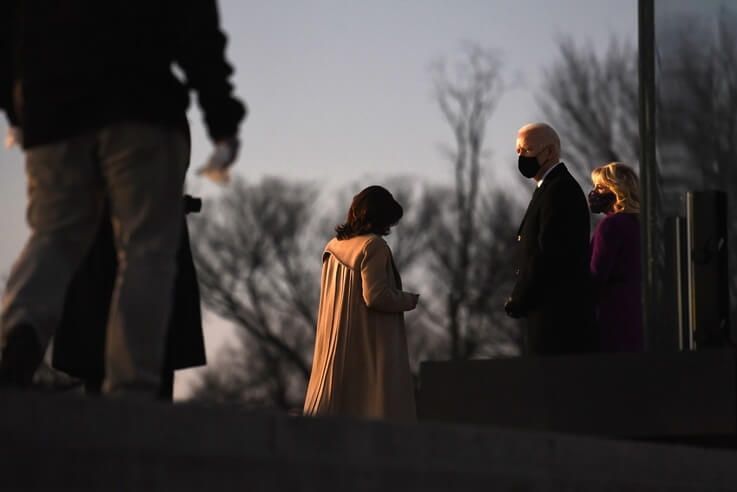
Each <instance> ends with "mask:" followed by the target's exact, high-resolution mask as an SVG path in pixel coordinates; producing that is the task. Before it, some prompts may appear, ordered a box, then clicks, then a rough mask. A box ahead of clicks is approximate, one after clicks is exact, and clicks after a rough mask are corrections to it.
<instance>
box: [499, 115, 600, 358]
mask: <svg viewBox="0 0 737 492" xmlns="http://www.w3.org/2000/svg"><path fill="white" fill-rule="evenodd" d="M517 154H518V155H519V158H518V167H519V171H520V173H522V175H523V176H524V177H526V178H529V179H534V180H535V182H536V184H537V186H536V188H535V192H534V193H533V195H532V200H531V201H530V204H529V206H528V207H527V211H526V212H525V216H524V218H523V219H522V224H521V225H520V227H519V231H518V233H517V239H518V245H517V281H516V283H515V286H514V289H513V291H512V295H511V296H510V297H509V299H508V300H507V303H506V305H505V310H506V312H507V314H508V315H509V316H511V317H513V318H526V320H527V327H526V331H525V352H526V353H527V354H530V355H547V354H566V353H576V352H585V351H591V350H595V348H596V334H595V332H594V326H593V307H592V298H591V292H590V291H591V282H590V276H589V232H590V226H589V221H590V217H589V208H588V204H587V202H586V196H585V195H584V193H583V191H582V190H581V187H580V186H579V185H578V183H577V182H576V180H575V179H574V178H573V176H571V174H570V173H569V172H568V170H567V169H566V166H565V164H563V163H562V162H560V139H559V137H558V134H557V133H556V132H555V130H553V128H551V127H550V126H548V125H546V124H544V123H534V124H530V125H526V126H523V127H522V128H521V129H520V130H519V132H518V134H517Z"/></svg>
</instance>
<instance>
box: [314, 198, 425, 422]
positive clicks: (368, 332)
mask: <svg viewBox="0 0 737 492" xmlns="http://www.w3.org/2000/svg"><path fill="white" fill-rule="evenodd" d="M402 213H403V211H402V207H401V205H399V203H397V201H396V200H394V197H392V195H391V193H389V192H388V191H387V190H386V189H384V188H382V187H380V186H370V187H368V188H366V189H365V190H363V191H361V192H360V193H359V194H358V195H356V196H355V197H354V198H353V202H352V203H351V207H350V209H349V210H348V216H347V219H346V222H345V224H343V225H340V226H338V227H337V228H336V232H337V235H336V237H335V238H334V239H332V240H331V241H330V242H329V243H328V244H327V246H326V247H325V251H324V252H323V255H322V281H321V287H320V307H319V309H318V316H317V334H316V337H315V355H314V358H313V360H312V373H311V375H310V381H309V384H308V386H307V396H306V397H305V406H304V414H305V415H340V416H349V417H363V418H374V419H386V420H395V421H413V420H415V419H416V413H415V399H414V387H413V383H412V374H411V373H410V368H409V355H408V352H407V336H406V334H405V329H404V314H403V313H404V311H410V310H412V309H414V308H415V307H416V306H417V300H418V298H419V295H417V294H411V293H409V292H404V291H402V282H401V279H400V277H399V272H398V271H397V268H396V266H395V265H394V261H393V259H392V253H391V250H390V249H389V246H388V245H387V243H386V241H384V239H383V238H382V237H381V236H385V235H387V234H389V230H390V228H391V227H392V226H393V225H395V224H397V223H398V222H399V219H400V218H401V217H402Z"/></svg>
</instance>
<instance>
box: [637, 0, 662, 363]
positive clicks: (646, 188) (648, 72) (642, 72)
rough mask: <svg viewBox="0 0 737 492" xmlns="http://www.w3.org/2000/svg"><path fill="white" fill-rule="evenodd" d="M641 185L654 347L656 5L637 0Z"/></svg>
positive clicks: (649, 336)
mask: <svg viewBox="0 0 737 492" xmlns="http://www.w3.org/2000/svg"><path fill="white" fill-rule="evenodd" d="M638 38H639V66H638V69H639V85H640V87H639V95H640V186H641V193H642V203H641V211H640V217H641V222H640V223H641V227H642V234H641V237H642V266H643V268H642V272H643V279H642V282H643V286H642V287H643V289H642V293H643V299H642V302H643V310H642V312H643V318H644V319H643V327H644V330H645V348H646V350H653V349H654V348H655V345H656V334H657V333H658V319H659V317H658V312H657V304H658V302H657V301H658V284H659V279H658V261H657V258H658V254H657V253H658V238H657V237H656V236H657V230H658V228H657V223H658V207H657V204H658V180H657V175H658V170H657V163H656V160H655V7H654V0H639V2H638Z"/></svg>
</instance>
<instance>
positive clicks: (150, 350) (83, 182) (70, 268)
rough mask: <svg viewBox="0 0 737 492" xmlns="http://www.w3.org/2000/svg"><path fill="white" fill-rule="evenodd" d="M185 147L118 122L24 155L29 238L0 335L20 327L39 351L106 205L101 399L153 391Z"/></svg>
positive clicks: (171, 134) (175, 135) (168, 135)
mask: <svg viewBox="0 0 737 492" xmlns="http://www.w3.org/2000/svg"><path fill="white" fill-rule="evenodd" d="M188 163H189V143H188V142H187V139H186V138H185V137H184V135H183V134H182V133H181V132H178V131H176V130H173V129H167V128H163V127H158V126H153V125H148V124H139V123H120V124H115V125H111V126H108V127H105V128H103V129H100V130H97V131H92V132H90V133H87V134H84V135H80V136H77V137H74V138H70V139H68V140H63V141H60V142H58V143H52V144H48V145H42V146H38V147H33V148H31V149H29V150H28V151H27V156H26V174H27V178H28V212H27V214H28V215H27V219H28V224H29V225H30V227H31V236H30V238H29V239H28V242H27V243H26V245H25V247H24V249H23V251H22V253H21V255H20V257H19V258H18V260H17V261H16V263H15V265H14V266H13V269H12V271H11V273H10V277H9V278H8V284H7V287H6V289H5V293H4V296H3V304H2V317H1V318H0V322H1V323H2V324H1V325H0V327H1V328H2V331H3V335H7V333H9V332H10V331H12V330H13V329H14V327H17V326H19V325H20V324H23V323H28V324H30V325H31V326H33V328H34V329H35V330H36V333H37V335H38V338H39V341H40V342H41V344H42V345H43V346H44V347H46V346H47V345H48V343H49V340H50V339H51V337H52V336H53V334H54V331H55V329H56V326H57V325H58V323H59V320H60V319H61V315H62V311H63V307H64V297H65V294H66V290H67V287H68V285H69V283H70V281H71V279H72V276H73V275H74V272H75V271H76V269H77V267H78V266H79V265H80V263H81V261H82V259H83V258H84V256H85V255H86V253H87V251H88V250H89V248H90V246H91V244H92V242H93V241H94V239H95V235H96V233H97V231H98V226H99V223H100V220H101V217H100V215H101V213H102V209H103V202H104V199H105V197H107V198H108V199H109V201H110V209H111V212H110V213H111V220H112V223H113V230H114V234H115V242H116V249H117V254H118V273H117V279H116V283H115V290H114V292H113V297H112V301H111V305H110V312H109V317H108V325H107V346H106V380H105V384H104V390H105V391H106V392H110V393H126V392H144V393H146V392H148V393H151V394H154V392H155V391H156V389H157V388H158V385H159V380H160V375H161V366H162V364H163V353H164V342H165V336H166V326H167V323H168V319H169V315H170V309H171V298H172V295H171V292H172V288H173V282H174V276H175V269H176V251H177V247H178V245H179V239H180V237H181V235H180V234H181V219H182V213H183V211H182V193H183V186H184V176H185V173H186V170H187V165H188Z"/></svg>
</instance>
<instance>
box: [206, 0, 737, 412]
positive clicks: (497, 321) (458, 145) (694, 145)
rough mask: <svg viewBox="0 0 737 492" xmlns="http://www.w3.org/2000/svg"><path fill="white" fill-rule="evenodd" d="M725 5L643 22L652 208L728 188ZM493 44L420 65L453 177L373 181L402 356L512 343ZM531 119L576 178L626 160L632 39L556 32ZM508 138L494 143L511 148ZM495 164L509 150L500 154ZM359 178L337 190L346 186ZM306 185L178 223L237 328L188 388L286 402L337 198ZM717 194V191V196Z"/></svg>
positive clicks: (303, 367)
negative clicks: (385, 225)
mask: <svg viewBox="0 0 737 492" xmlns="http://www.w3.org/2000/svg"><path fill="white" fill-rule="evenodd" d="M736 37H737V17H736V16H735V13H734V12H733V11H731V10H728V9H725V10H724V11H723V12H721V13H720V15H719V16H718V20H717V21H716V24H713V23H712V24H709V23H705V22H704V20H703V19H697V18H694V17H680V18H672V19H668V22H664V23H662V24H661V25H659V26H658V31H657V40H658V41H657V42H658V53H659V61H658V70H659V84H658V112H657V118H658V119H657V130H658V135H657V138H658V142H657V145H658V158H659V163H658V165H659V171H660V178H661V183H662V190H663V194H662V196H661V197H660V200H659V206H660V207H661V214H662V215H668V214H677V213H679V212H681V203H680V201H679V200H678V198H677V197H678V195H679V194H680V193H682V192H683V191H685V190H687V189H710V188H712V189H725V190H726V191H728V192H730V193H733V192H735V191H736V190H737V171H736V170H735V166H734V163H733V162H732V161H733V160H734V159H735V157H734V156H735V155H737V152H735V151H736V150H737V148H736V147H737V39H736ZM503 80H504V79H503V69H502V65H501V64H500V63H499V60H498V58H497V57H496V55H495V54H494V53H493V52H491V51H488V50H485V49H482V48H480V47H478V46H476V45H468V46H465V47H464V49H463V51H462V53H461V55H460V57H459V58H458V59H457V60H456V62H455V63H453V64H448V63H445V62H439V63H437V64H436V65H435V66H434V69H433V83H434V87H435V94H436V101H437V103H438V106H439V109H440V110H441V115H442V117H443V118H444V120H445V121H446V122H447V124H448V127H449V129H450V130H451V136H452V137H451V139H450V142H451V143H450V145H449V146H448V147H447V148H446V149H444V153H445V154H446V156H447V158H448V161H449V163H450V165H451V166H450V170H451V171H452V173H453V174H452V175H453V180H452V181H451V182H450V183H449V184H447V185H444V186H430V185H426V184H423V183H421V182H418V181H416V180H413V179H411V178H404V179H400V180H396V179H395V180H386V181H385V182H384V183H383V184H385V185H386V186H387V187H388V188H389V189H391V190H392V191H393V192H394V193H395V195H396V196H397V198H398V199H399V201H400V202H401V203H402V204H403V205H404V206H405V210H406V215H405V218H404V219H403V220H402V222H401V224H400V226H399V227H398V228H397V229H396V230H395V231H394V233H393V234H392V236H390V238H389V240H390V241H391V242H392V249H393V251H394V253H395V255H396V259H397V263H398V265H399V268H400V269H401V271H402V272H403V274H404V277H405V279H406V283H407V285H417V286H419V287H420V292H421V294H422V297H421V301H420V303H421V304H420V308H419V309H418V310H417V311H416V312H413V313H411V314H410V316H408V336H409V338H410V340H409V342H410V352H411V357H412V360H413V363H414V364H415V367H416V366H417V363H418V362H419V361H420V360H423V359H428V358H444V359H466V358H473V357H490V356H496V355H504V354H514V353H516V351H517V350H518V345H519V341H520V340H519V337H520V334H519V326H518V325H516V324H515V323H514V322H513V321H511V320H509V319H508V318H506V317H505V316H503V310H502V309H501V306H502V305H503V302H504V298H505V297H506V295H507V294H508V293H509V291H510V289H511V284H512V281H513V275H514V273H513V272H511V271H510V264H511V262H510V261H509V259H510V258H511V254H512V252H511V251H512V247H513V244H514V240H515V238H514V233H515V231H516V227H517V225H518V223H519V220H520V218H521V215H522V212H523V210H522V208H521V206H520V205H519V203H518V202H516V201H514V200H512V199H511V198H510V196H511V195H510V194H509V190H502V189H501V188H499V187H488V186H485V185H486V184H487V183H488V179H487V178H488V177H489V176H488V174H486V173H485V171H488V170H489V169H490V167H489V162H488V161H486V160H485V155H486V154H485V152H484V137H485V125H486V123H487V122H488V121H489V118H491V116H492V114H493V111H494V108H495V106H496V103H497V102H498V100H499V98H500V97H501V95H502V92H503ZM538 101H539V106H540V110H541V115H542V116H543V118H542V119H544V120H545V121H548V122H549V123H551V124H552V125H553V126H554V127H555V128H556V129H557V130H558V131H559V133H560V135H561V139H562V141H563V153H564V156H563V158H564V160H565V161H566V163H568V164H569V167H570V168H571V169H572V170H573V172H574V174H575V175H576V176H577V178H578V179H579V181H580V183H581V184H582V186H583V187H584V189H586V188H587V187H588V186H589V183H590V181H589V173H590V171H591V169H593V168H594V167H596V166H599V165H601V164H603V163H605V162H610V161H623V162H627V163H629V164H631V165H634V166H637V164H638V161H639V152H640V147H639V145H640V142H639V133H638V130H639V123H638V117H639V110H638V74H637V49H636V46H635V45H634V44H633V43H630V42H623V41H619V40H617V39H612V41H611V44H610V47H609V49H608V50H606V51H605V52H604V53H597V52H596V51H595V50H594V48H593V47H591V46H590V45H586V44H577V43H575V42H573V41H572V40H571V39H568V38H564V39H562V40H560V41H559V44H558V57H557V59H556V60H555V61H554V62H553V63H552V64H551V65H550V66H549V67H548V68H547V69H546V70H545V73H544V77H543V83H542V86H541V88H540V90H539V92H538ZM511 145H512V143H510V147H511ZM510 165H511V162H510ZM357 189H359V187H353V189H351V190H346V191H345V193H344V195H345V196H346V197H348V196H350V195H351V194H352V192H353V191H355V190H357ZM317 194H318V189H317V188H316V187H315V186H314V185H313V184H308V183H298V182H291V181H288V180H284V179H267V180H264V181H263V182H261V183H260V184H253V185H249V184H246V183H245V182H244V181H236V182H235V183H234V185H233V187H232V188H230V189H229V190H227V191H226V192H225V193H224V194H223V196H222V197H221V198H219V199H218V200H217V202H216V203H215V204H214V206H213V207H211V208H210V209H209V210H205V211H204V212H203V214H201V215H200V216H199V217H195V218H194V222H193V223H192V230H193V234H192V236H193V238H194V245H193V246H194V253H195V257H196V261H197V264H198V267H199V271H200V278H201V282H202V286H203V289H202V290H203V302H204V304H205V306H206V307H207V308H208V309H209V310H211V311H212V312H214V313H216V314H217V315H219V316H220V317H222V318H224V319H225V320H228V321H230V322H232V323H233V324H234V325H235V326H237V327H238V333H239V341H240V344H239V345H238V346H237V347H232V348H231V349H229V350H226V351H225V352H223V354H222V358H221V361H220V364H218V365H217V366H216V367H215V368H213V369H209V370H207V371H205V373H204V375H203V377H202V379H201V380H200V384H199V385H198V387H197V388H196V391H195V397H196V398H203V399H215V400H231V401H238V402H246V403H249V404H258V405H270V406H276V407H281V408H291V407H299V406H300V405H301V399H302V397H303V394H304V385H305V382H306V379H307V377H308V373H309V368H310V359H311V356H312V353H311V352H312V341H313V333H314V325H315V323H314V313H315V312H316V308H317V305H316V302H317V295H318V289H319V268H320V264H319V259H320V253H321V248H322V246H323V244H324V243H325V242H326V241H327V239H328V238H329V237H330V236H331V235H332V233H333V231H332V227H334V225H335V224H337V223H338V222H340V221H341V220H342V219H343V217H342V214H343V213H344V212H345V210H344V208H345V207H346V206H347V204H348V200H346V199H345V198H344V199H343V200H342V201H341V202H340V203H335V204H333V206H332V207H322V208H321V209H318V208H317V207H316V206H315V203H316V201H315V198H316V196H317ZM731 196H732V195H730V199H731ZM729 228H730V238H729V239H730V257H729V260H730V271H731V276H730V277H731V290H732V295H731V298H732V304H731V305H732V320H733V322H734V320H736V319H737V315H736V314H737V313H735V305H736V304H737V302H735V299H736V294H737V248H735V246H737V216H735V214H734V213H731V212H730V215H729Z"/></svg>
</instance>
